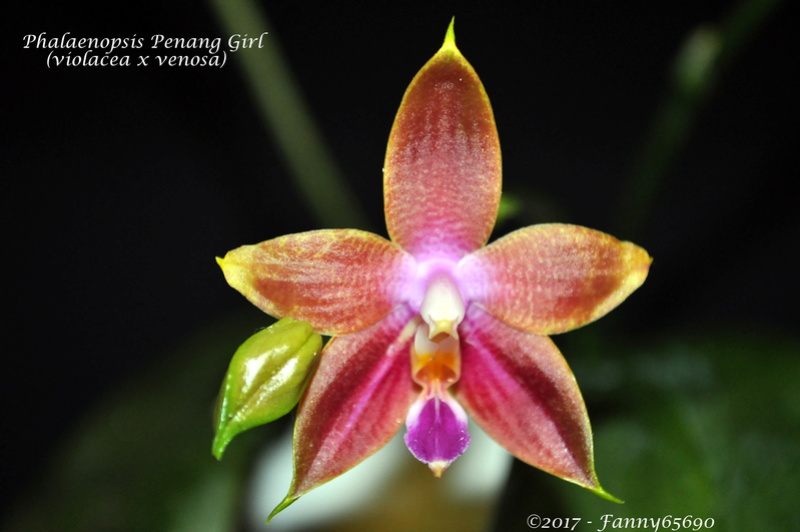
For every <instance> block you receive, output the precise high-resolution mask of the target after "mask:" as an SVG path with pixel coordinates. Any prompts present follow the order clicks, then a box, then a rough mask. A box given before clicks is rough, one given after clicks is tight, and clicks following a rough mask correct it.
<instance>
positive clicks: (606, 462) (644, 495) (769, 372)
mask: <svg viewBox="0 0 800 532" xmlns="http://www.w3.org/2000/svg"><path fill="white" fill-rule="evenodd" d="M798 353H800V345H797V344H796V343H793V342H789V341H782V340H778V339H775V338H771V337H757V338H756V337H747V336H742V335H740V334H735V335H733V334H732V335H726V336H716V337H715V336H708V337H706V338H705V339H703V340H700V341H686V342H682V343H673V344H671V345H669V346H665V347H661V348H657V349H654V350H651V351H649V352H647V353H641V354H640V355H639V357H638V359H637V356H636V355H634V356H633V357H631V358H629V359H627V361H626V362H625V363H626V364H629V367H628V369H627V370H625V371H624V372H623V373H624V376H623V378H622V380H621V382H620V383H619V386H618V387H617V388H616V392H615V393H618V394H620V396H619V397H616V398H615V402H616V401H619V402H620V403H621V404H626V405H629V409H628V410H626V411H624V412H622V413H621V414H620V415H615V416H614V417H613V418H605V419H604V420H603V421H602V422H601V423H598V425H597V427H596V430H595V445H596V447H595V448H596V456H597V460H598V471H599V473H600V478H601V480H602V481H603V483H604V484H605V485H607V486H609V489H612V490H614V492H615V493H618V494H619V495H620V496H621V497H622V498H623V499H625V501H626V504H625V505H623V506H617V507H612V506H610V505H607V504H603V503H602V502H598V501H595V500H593V499H592V498H587V497H581V496H580V494H574V493H569V494H567V493H566V492H565V496H567V497H568V498H569V501H570V509H569V512H570V515H575V516H583V517H584V518H585V519H590V520H597V519H599V518H600V517H601V516H602V515H604V514H613V515H614V516H615V517H623V518H624V517H637V518H638V517H656V518H657V517H661V516H666V515H671V516H673V517H679V516H680V517H681V518H682V517H683V516H687V515H691V516H694V517H702V518H704V519H705V518H713V519H714V520H715V523H716V525H715V529H720V530H727V531H738V530H742V531H745V530H747V531H749V530H798V529H800V516H798V514H797V512H796V508H795V503H794V501H795V500H797V497H798V496H800V477H798V476H797V471H799V470H800V446H798V445H797V442H798V441H800V393H799V392H800V390H798V385H797V375H800V357H798ZM595 523H597V521H595ZM601 526H602V524H600V525H599V526H598V528H600V527H601Z"/></svg>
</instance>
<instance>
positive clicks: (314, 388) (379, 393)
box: [273, 307, 419, 515]
mask: <svg viewBox="0 0 800 532" xmlns="http://www.w3.org/2000/svg"><path fill="white" fill-rule="evenodd" d="M411 317H412V313H411V311H410V310H408V309H407V308H406V307H400V308H399V309H397V310H396V311H395V312H393V313H392V314H390V315H389V316H387V317H386V318H384V319H383V320H382V321H380V322H379V323H377V324H375V325H373V326H372V327H370V328H369V329H367V330H365V331H361V332H358V333H354V334H349V335H346V336H339V337H337V338H334V339H332V340H331V341H330V343H329V344H328V345H327V346H326V347H325V349H324V350H323V351H322V354H321V359H320V364H319V367H318V368H317V371H316V373H315V374H314V376H313V377H312V380H311V383H310V384H309V387H308V389H307V391H306V393H305V395H304V396H303V398H302V399H301V401H300V406H299V408H298V412H297V422H296V423H295V430H294V461H295V465H294V480H293V481H292V487H291V489H290V491H289V494H288V495H287V497H286V499H285V500H284V502H283V503H282V504H281V505H280V506H279V507H278V508H276V510H275V511H274V512H273V515H274V514H275V513H277V512H278V511H280V510H282V509H283V508H285V507H286V506H288V505H289V504H291V503H292V502H293V501H294V500H296V499H297V498H298V497H300V496H301V495H303V494H304V493H306V492H308V491H311V490H312V489H314V488H316V487H317V486H319V485H321V484H324V483H325V482H327V481H329V480H331V479H333V478H334V477H337V476H339V475H341V474H342V473H344V472H346V471H347V470H349V469H350V468H352V467H354V466H356V465H357V464H358V463H359V462H361V461H362V460H364V459H365V458H367V457H368V456H369V455H371V454H372V453H374V452H375V451H377V450H378V449H380V448H381V447H383V446H384V445H385V444H386V443H387V442H388V441H389V440H390V439H391V438H392V436H393V435H394V434H395V433H396V432H397V431H398V429H399V428H400V426H401V425H402V424H403V421H404V420H405V417H406V414H407V412H408V409H409V407H410V406H411V403H412V402H413V401H414V398H415V396H416V395H417V394H418V393H419V389H418V388H417V389H416V390H415V387H414V383H413V381H412V380H411V371H410V369H409V348H410V344H411V341H412V339H413V336H414V329H415V325H416V324H415V322H411V324H409V320H410V319H411Z"/></svg>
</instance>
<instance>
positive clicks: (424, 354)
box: [405, 272, 470, 477]
mask: <svg viewBox="0 0 800 532" xmlns="http://www.w3.org/2000/svg"><path fill="white" fill-rule="evenodd" d="M420 315H421V316H422V319H423V320H424V322H423V323H420V324H419V326H418V327H417V331H416V335H415V337H414V344H413V345H412V347H411V375H412V377H413V379H414V382H416V383H417V384H419V385H420V386H421V387H422V392H421V393H420V396H419V398H418V399H417V401H416V402H415V403H414V404H413V405H412V407H411V409H410V410H409V413H408V417H407V419H406V425H407V427H408V432H406V435H405V441H406V445H407V446H408V448H409V450H410V451H411V453H412V454H413V455H414V456H415V457H417V459H419V460H420V461H422V462H425V463H426V464H428V467H430V469H431V471H433V473H434V475H436V476H437V477H439V476H441V475H442V473H443V472H444V470H445V469H447V467H448V466H449V465H450V464H451V463H452V462H453V460H455V459H456V458H458V457H459V456H460V455H461V453H463V452H464V451H465V450H466V448H467V446H468V445H469V439H470V438H469V434H468V433H467V415H466V413H465V412H464V409H462V408H461V405H459V404H458V403H457V402H456V401H455V399H453V398H452V397H451V396H450V393H449V392H448V388H449V387H450V386H451V385H452V384H453V383H455V382H456V381H458V378H459V377H460V375H461V347H460V344H459V340H458V325H459V324H460V323H461V320H463V319H464V302H463V300H462V298H461V294H460V293H459V291H458V288H457V287H456V284H455V283H454V282H453V280H452V278H451V277H450V276H449V275H448V274H447V273H444V272H440V273H436V274H434V275H432V276H431V278H430V280H429V282H428V288H427V292H426V294H425V298H424V299H423V302H422V305H421V307H420Z"/></svg>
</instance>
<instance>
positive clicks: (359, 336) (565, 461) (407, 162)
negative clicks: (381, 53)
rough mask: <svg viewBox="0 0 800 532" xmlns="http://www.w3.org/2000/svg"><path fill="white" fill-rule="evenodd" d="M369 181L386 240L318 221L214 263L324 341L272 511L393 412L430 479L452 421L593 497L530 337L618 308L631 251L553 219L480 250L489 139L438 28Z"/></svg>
mask: <svg viewBox="0 0 800 532" xmlns="http://www.w3.org/2000/svg"><path fill="white" fill-rule="evenodd" d="M383 180H384V202H385V212H386V225H387V228H388V233H389V236H390V238H391V239H390V240H386V239H385V238H383V237H381V236H378V235H376V234H373V233H369V232H365V231H360V230H356V229H327V230H319V231H311V232H306V233H299V234H292V235H286V236H282V237H279V238H275V239H273V240H268V241H266V242H262V243H260V244H256V245H252V246H243V247H240V248H238V249H235V250H233V251H231V252H229V253H228V254H227V255H226V256H225V258H224V259H220V261H219V262H220V265H221V266H222V269H223V271H224V274H225V278H226V279H227V281H228V283H229V284H230V285H231V286H232V287H234V288H235V289H236V290H238V291H240V292H241V293H242V294H243V295H244V296H245V297H247V298H248V299H249V300H250V301H251V302H252V303H253V304H255V305H256V306H258V307H259V308H260V309H262V310H263V311H265V312H267V313H268V314H270V315H272V316H275V317H291V318H294V319H297V320H304V321H307V322H308V323H310V324H311V326H312V327H313V328H314V329H315V330H317V331H319V332H320V333H323V334H326V335H330V336H332V339H331V340H330V341H329V342H328V344H327V345H326V346H325V348H324V349H323V350H322V352H321V354H320V355H319V356H320V359H319V365H318V367H317V368H316V370H315V372H314V373H313V375H312V377H311V379H310V382H309V384H308V387H307V388H306V391H305V393H304V394H303V396H302V398H301V399H300V402H299V406H298V410H297V421H296V425H295V431H294V462H295V463H294V480H293V482H292V486H291V489H290V491H289V494H288V495H287V497H286V499H285V500H284V501H283V503H281V505H280V506H279V507H278V508H277V509H276V511H275V512H273V515H274V513H276V512H277V511H280V510H281V509H283V508H285V507H286V506H288V505H289V504H290V503H291V502H293V501H294V500H296V499H297V498H298V497H300V496H301V495H303V494H304V493H307V492H308V491H310V490H312V489H313V488H315V487H317V486H319V485H320V484H322V483H324V482H327V481H328V480H331V479H332V478H334V477H336V476H338V475H340V474H342V473H344V472H345V471H347V470H349V469H350V468H352V467H353V466H355V465H356V464H358V463H359V462H361V461H362V460H364V459H365V458H366V457H368V456H369V455H371V454H372V453H374V452H375V451H377V450H378V449H380V448H381V447H382V446H383V445H385V444H386V443H387V442H388V441H389V440H390V439H391V438H392V437H393V436H394V435H395V434H396V433H397V432H398V430H400V429H401V427H402V426H403V424H405V427H406V432H405V442H406V444H407V446H408V448H409V450H410V451H411V453H412V454H413V455H414V456H415V457H416V458H418V459H419V460H421V461H422V462H424V463H426V464H427V465H428V467H430V469H431V470H432V471H433V473H434V474H435V475H436V476H441V475H442V473H443V472H444V471H445V469H447V467H448V466H450V465H451V464H452V463H453V461H454V460H456V458H458V456H459V455H461V454H462V453H463V452H464V451H465V450H466V449H467V446H468V444H469V439H470V437H469V433H468V430H467V428H468V424H467V419H468V417H471V418H472V419H473V421H474V422H475V423H476V424H477V425H479V426H480V427H481V428H482V429H483V430H484V431H485V432H486V433H488V434H489V435H490V436H491V437H492V438H493V439H494V440H496V441H497V442H498V443H499V444H500V445H502V446H503V447H504V448H505V449H506V450H508V452H510V453H511V454H513V455H514V456H516V457H517V458H519V459H520V460H522V461H524V462H526V463H528V464H530V465H532V466H535V467H538V468H540V469H542V470H544V471H547V472H549V473H552V474H554V475H557V476H559V477H561V478H563V479H565V480H569V481H572V482H574V483H576V484H579V485H581V486H583V487H585V488H588V489H590V490H592V491H594V492H596V493H598V494H599V495H602V496H607V497H610V495H608V494H607V493H606V492H605V491H604V490H603V489H602V488H601V487H600V484H599V482H598V480H597V476H596V474H595V470H594V462H593V451H592V433H591V428H590V425H589V418H588V415H587V412H586V407H585V405H584V401H583V398H582V397H581V393H580V390H579V389H578V385H577V383H576V381H575V377H574V376H573V374H572V371H571V370H570V368H569V367H568V365H567V363H566V361H565V360H564V358H563V356H562V355H561V353H560V352H559V350H558V348H557V347H556V346H555V344H554V343H553V342H552V341H551V340H550V338H549V337H548V335H551V334H557V333H563V332H566V331H569V330H572V329H575V328H577V327H581V326H583V325H586V324H587V323H589V322H591V321H593V320H596V319H597V318H600V317H601V316H603V315H604V314H606V313H607V312H609V311H610V310H611V309H613V308H614V307H616V306H617V305H618V304H619V303H621V302H622V301H623V300H624V299H625V298H626V297H628V295H630V294H631V293H632V292H633V291H634V290H636V289H637V288H638V287H639V286H640V285H641V284H642V283H643V282H644V280H645V277H646V276H647V273H648V269H649V267H650V263H651V258H650V257H649V256H648V254H647V252H646V251H644V250H643V249H642V248H640V247H637V246H636V245H634V244H631V243H629V242H620V241H619V240H617V239H615V238H613V237H611V236H609V235H607V234H604V233H601V232H598V231H594V230H591V229H587V228H584V227H579V226H575V225H565V224H543V225H533V226H530V227H525V228H523V229H520V230H517V231H514V232H512V233H510V234H508V235H506V236H504V237H502V238H500V239H498V240H496V241H494V242H493V243H491V244H489V245H486V242H487V240H488V238H489V235H490V233H491V231H492V228H493V226H494V223H495V219H496V217H497V209H498V205H499V201H500V182H501V165H500V144H499V141H498V136H497V131H496V128H495V122H494V117H493V115H492V109H491V106H490V104H489V99H488V97H487V95H486V92H485V90H484V88H483V85H482V84H481V82H480V80H479V79H478V76H477V74H476V73H475V71H474V70H473V68H472V67H471V66H470V64H469V63H468V62H467V61H466V59H465V58H464V57H463V56H462V55H461V53H460V52H459V50H458V48H456V44H455V37H454V33H453V27H452V23H451V26H450V28H449V29H448V32H447V36H446V38H445V41H444V44H443V46H442V47H441V49H440V50H439V51H438V52H437V53H436V55H434V56H433V58H432V59H431V60H430V61H428V63H427V64H426V65H425V66H424V67H423V68H422V70H420V72H419V73H418V74H417V75H416V77H415V78H414V79H413V81H412V82H411V85H410V86H409V87H408V89H407V91H406V93H405V96H404V98H403V101H402V103H401V105H400V109H399V111H398V113H397V117H396V118H395V121H394V125H393V127H392V131H391V134H390V136H389V145H388V149H387V153H386V161H385V165H384V175H383Z"/></svg>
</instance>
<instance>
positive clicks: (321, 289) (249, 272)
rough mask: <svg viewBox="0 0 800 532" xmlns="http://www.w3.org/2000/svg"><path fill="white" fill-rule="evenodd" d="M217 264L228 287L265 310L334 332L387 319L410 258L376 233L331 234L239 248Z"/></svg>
mask: <svg viewBox="0 0 800 532" xmlns="http://www.w3.org/2000/svg"><path fill="white" fill-rule="evenodd" d="M217 262H219V264H220V266H221V267H222V271H223V273H224V274H225V279H226V280H227V281H228V284H230V285H231V286H232V287H233V288H235V289H236V290H238V291H239V292H241V293H242V294H243V295H244V296H245V297H246V298H247V299H249V300H250V302H251V303H253V304H254V305H256V306H257V307H258V308H260V309H261V310H263V311H264V312H266V313H268V314H271V315H273V316H276V317H284V316H291V317H292V318H294V319H297V320H305V321H307V322H309V323H311V325H312V326H313V327H314V328H315V329H316V330H318V331H320V332H322V333H323V334H336V335H338V334H348V333H352V332H355V331H360V330H362V329H365V328H367V327H369V326H370V325H372V324H373V323H375V322H377V321H379V320H380V319H381V318H383V317H384V316H386V315H387V314H389V312H391V310H392V308H394V306H395V305H396V297H395V296H396V293H397V290H398V289H399V287H400V285H401V283H402V281H403V279H404V278H405V276H406V274H407V273H408V272H412V269H413V264H414V259H413V258H412V257H411V256H410V255H408V254H407V253H405V252H404V251H403V250H402V249H400V248H399V247H398V246H397V245H396V244H393V243H391V242H389V241H388V240H386V239H385V238H381V237H380V236H378V235H375V234H372V233H368V232H366V231H358V230H355V229H328V230H321V231H309V232H307V233H297V234H293V235H286V236H282V237H279V238H275V239H273V240H267V241H266V242H262V243H260V244H255V245H252V246H242V247H240V248H237V249H235V250H233V251H230V252H228V254H227V255H225V258H224V259H217ZM412 273H413V272H412Z"/></svg>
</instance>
